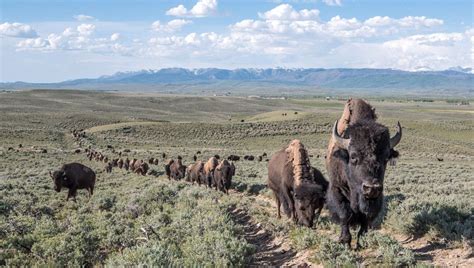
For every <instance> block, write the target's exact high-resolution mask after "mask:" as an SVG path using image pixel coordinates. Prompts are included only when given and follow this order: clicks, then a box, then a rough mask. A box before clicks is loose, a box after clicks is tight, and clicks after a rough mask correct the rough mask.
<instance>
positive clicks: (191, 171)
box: [186, 161, 206, 185]
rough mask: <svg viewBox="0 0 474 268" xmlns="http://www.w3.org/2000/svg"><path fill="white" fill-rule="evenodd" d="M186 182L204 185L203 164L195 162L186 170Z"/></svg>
mask: <svg viewBox="0 0 474 268" xmlns="http://www.w3.org/2000/svg"><path fill="white" fill-rule="evenodd" d="M186 180H187V181H189V182H192V183H195V182H196V183H197V184H199V185H201V183H204V184H205V183H206V180H205V177H204V163H203V162H202V161H197V162H196V163H194V164H192V165H190V166H189V167H188V170H187V174H186Z"/></svg>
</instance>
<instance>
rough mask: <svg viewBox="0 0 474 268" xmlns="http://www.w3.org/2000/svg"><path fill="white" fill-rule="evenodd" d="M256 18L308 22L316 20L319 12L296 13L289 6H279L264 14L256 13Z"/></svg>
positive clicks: (306, 10)
mask: <svg viewBox="0 0 474 268" xmlns="http://www.w3.org/2000/svg"><path fill="white" fill-rule="evenodd" d="M258 16H259V17H260V18H262V19H267V20H310V19H317V18H318V16H319V10H317V9H311V10H308V9H302V10H300V11H296V10H294V9H293V7H292V6H291V5H289V4H281V5H279V6H277V7H275V8H273V9H272V10H269V11H267V12H265V13H258Z"/></svg>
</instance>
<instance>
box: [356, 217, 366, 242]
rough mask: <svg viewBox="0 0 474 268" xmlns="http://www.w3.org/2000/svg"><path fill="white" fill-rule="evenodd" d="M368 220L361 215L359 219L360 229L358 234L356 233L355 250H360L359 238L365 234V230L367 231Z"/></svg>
mask: <svg viewBox="0 0 474 268" xmlns="http://www.w3.org/2000/svg"><path fill="white" fill-rule="evenodd" d="M368 226H369V224H368V220H367V217H366V216H365V215H362V216H361V219H360V229H359V232H358V233H357V244H356V249H360V248H361V246H360V243H359V242H360V237H361V236H362V235H364V234H365V233H367V229H368Z"/></svg>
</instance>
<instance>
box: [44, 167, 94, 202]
mask: <svg viewBox="0 0 474 268" xmlns="http://www.w3.org/2000/svg"><path fill="white" fill-rule="evenodd" d="M49 175H50V176H51V178H52V179H53V182H54V190H56V192H60V191H61V188H62V187H65V188H68V189H69V192H68V194H67V199H66V201H68V200H69V198H70V197H72V198H73V200H74V202H76V195H77V190H78V189H87V190H88V191H89V197H90V196H91V195H92V194H93V192H94V185H95V179H96V177H95V172H94V171H93V170H92V169H90V168H89V167H86V166H84V165H82V164H80V163H70V164H64V165H63V166H62V167H61V168H60V169H59V170H57V171H54V172H51V171H50V172H49Z"/></svg>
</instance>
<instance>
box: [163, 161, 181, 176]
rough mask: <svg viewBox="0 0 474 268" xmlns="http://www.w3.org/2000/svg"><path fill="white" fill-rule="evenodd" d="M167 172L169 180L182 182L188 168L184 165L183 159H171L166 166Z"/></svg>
mask: <svg viewBox="0 0 474 268" xmlns="http://www.w3.org/2000/svg"><path fill="white" fill-rule="evenodd" d="M165 171H166V176H168V179H170V180H171V179H174V180H181V179H183V178H184V176H185V175H186V166H185V165H183V163H182V161H181V159H177V160H174V159H171V160H169V161H168V163H167V164H166V165H165Z"/></svg>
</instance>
